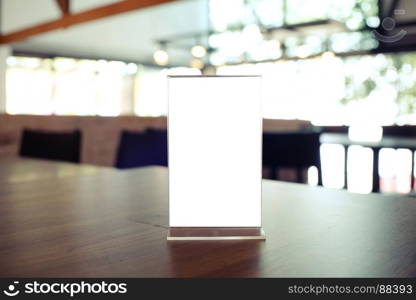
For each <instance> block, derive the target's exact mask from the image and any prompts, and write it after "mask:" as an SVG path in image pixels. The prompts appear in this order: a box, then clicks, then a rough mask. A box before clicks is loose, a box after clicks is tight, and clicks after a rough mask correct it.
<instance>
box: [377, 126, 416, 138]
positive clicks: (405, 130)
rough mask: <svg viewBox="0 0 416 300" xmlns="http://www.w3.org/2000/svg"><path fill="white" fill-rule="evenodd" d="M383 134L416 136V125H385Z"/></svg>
mask: <svg viewBox="0 0 416 300" xmlns="http://www.w3.org/2000/svg"><path fill="white" fill-rule="evenodd" d="M383 136H389V137H416V126H412V125H405V126H383Z"/></svg>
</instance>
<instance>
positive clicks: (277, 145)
mask: <svg viewBox="0 0 416 300" xmlns="http://www.w3.org/2000/svg"><path fill="white" fill-rule="evenodd" d="M319 136H320V132H284V133H264V134H263V167H266V168H269V169H271V171H272V174H273V175H272V179H278V178H277V176H276V177H275V176H274V175H275V174H276V171H277V170H278V169H279V168H282V167H285V168H295V169H296V171H297V182H299V183H303V182H305V178H303V177H304V176H303V174H304V170H305V169H307V168H309V167H311V166H316V167H317V168H318V184H319V185H321V184H322V171H321V160H320V142H319Z"/></svg>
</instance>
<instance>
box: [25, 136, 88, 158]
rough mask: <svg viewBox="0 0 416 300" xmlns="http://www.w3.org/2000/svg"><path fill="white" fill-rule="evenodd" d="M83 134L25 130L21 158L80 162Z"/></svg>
mask: <svg viewBox="0 0 416 300" xmlns="http://www.w3.org/2000/svg"><path fill="white" fill-rule="evenodd" d="M80 146H81V132H80V131H79V130H75V131H72V132H55V131H41V130H30V129H23V132H22V137H21V142H20V150H19V155H20V156H26V157H33V158H43V159H50V160H61V161H69V162H74V163H79V162H80Z"/></svg>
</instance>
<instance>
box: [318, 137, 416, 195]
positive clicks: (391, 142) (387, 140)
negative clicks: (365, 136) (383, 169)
mask: <svg viewBox="0 0 416 300" xmlns="http://www.w3.org/2000/svg"><path fill="white" fill-rule="evenodd" d="M320 141H321V143H323V144H337V145H342V146H344V149H345V159H344V170H345V176H344V178H345V183H344V186H345V188H346V187H347V184H348V182H347V160H348V147H349V146H352V145H359V146H363V147H367V148H371V149H372V150H373V188H372V191H373V192H376V193H377V192H380V174H379V156H380V150H381V149H382V148H393V149H400V148H404V149H409V150H410V151H412V161H411V165H412V167H411V174H412V175H411V177H410V180H411V181H410V188H411V190H413V189H414V184H415V182H414V179H413V174H414V165H415V160H414V159H415V156H414V152H415V151H416V139H415V138H407V137H383V139H382V140H380V141H378V142H368V141H354V140H350V139H349V137H348V134H344V133H324V134H322V135H321V138H320Z"/></svg>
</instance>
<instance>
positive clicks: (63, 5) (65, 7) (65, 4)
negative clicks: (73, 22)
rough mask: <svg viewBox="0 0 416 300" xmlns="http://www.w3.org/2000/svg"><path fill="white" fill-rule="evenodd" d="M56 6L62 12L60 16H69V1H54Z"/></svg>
mask: <svg viewBox="0 0 416 300" xmlns="http://www.w3.org/2000/svg"><path fill="white" fill-rule="evenodd" d="M55 1H56V4H57V5H58V7H59V9H60V10H61V12H62V15H69V14H70V3H69V0H55Z"/></svg>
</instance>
